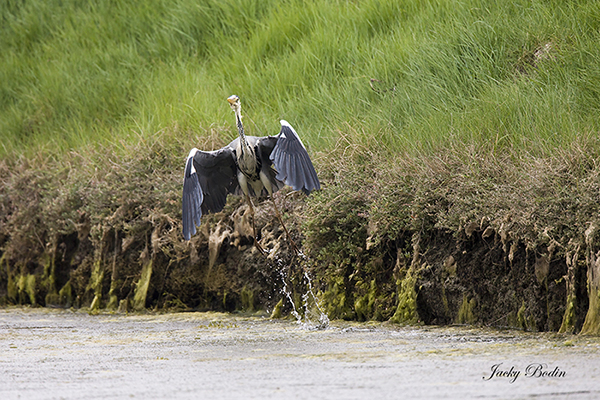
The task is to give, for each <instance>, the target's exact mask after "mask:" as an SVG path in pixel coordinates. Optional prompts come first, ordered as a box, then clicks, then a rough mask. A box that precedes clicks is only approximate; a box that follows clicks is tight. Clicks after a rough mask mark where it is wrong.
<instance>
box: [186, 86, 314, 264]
mask: <svg viewBox="0 0 600 400" xmlns="http://www.w3.org/2000/svg"><path fill="white" fill-rule="evenodd" d="M227 101H228V102H229V104H230V106H231V109H232V110H233V112H234V113H235V120H236V124H237V128H238V133H239V137H238V138H236V139H235V140H234V141H232V142H231V143H229V144H228V145H227V146H225V147H223V148H222V149H219V150H215V151H202V150H198V149H196V148H193V149H192V150H191V151H190V154H189V156H188V158H187V161H186V164H185V173H184V177H183V200H182V217H183V237H184V239H185V240H190V238H191V236H192V235H194V234H195V233H196V226H199V225H200V217H201V216H202V214H203V213H204V214H206V213H208V212H219V211H221V210H222V209H223V207H224V206H225V203H226V200H227V195H228V194H229V193H232V194H243V195H244V196H245V197H246V200H247V201H248V204H249V206H250V209H251V211H252V228H253V233H254V244H255V246H256V248H257V249H258V250H259V251H260V252H261V253H263V254H265V251H264V250H263V248H262V246H261V245H260V243H259V242H258V239H257V234H256V225H255V223H254V219H255V218H254V215H255V213H254V205H253V204H252V200H251V199H250V196H256V197H259V196H261V195H264V194H267V195H268V196H269V197H270V198H271V200H272V201H273V206H274V207H275V213H276V215H277V219H278V220H279V222H280V223H281V226H282V227H283V229H284V231H285V233H286V235H287V237H288V239H289V240H290V244H291V246H292V249H293V250H294V251H295V252H296V253H297V252H298V248H297V247H296V245H295V244H294V241H293V240H292V238H291V236H290V234H289V232H288V230H287V228H286V227H285V225H284V223H283V221H282V219H281V215H280V213H279V210H278V209H277V205H276V204H275V199H274V198H273V193H274V192H276V191H277V190H279V189H281V188H282V187H283V186H284V184H286V185H288V186H291V187H292V188H293V189H294V190H302V191H304V192H305V193H307V194H308V193H310V192H311V191H313V190H319V189H320V188H321V185H320V183H319V179H318V178H317V173H316V172H315V168H314V167H313V165H312V162H311V161H310V157H309V156H308V153H307V152H306V148H305V147H304V145H303V144H302V141H301V140H300V137H298V134H297V133H296V131H295V130H294V128H292V126H291V125H290V124H289V123H288V122H287V121H284V120H281V121H280V123H281V131H280V132H279V134H278V135H277V136H265V137H256V136H246V135H245V134H244V125H243V124H242V107H241V104H240V99H239V97H238V96H235V95H233V96H230V97H229V98H228V99H227ZM240 191H241V193H240Z"/></svg>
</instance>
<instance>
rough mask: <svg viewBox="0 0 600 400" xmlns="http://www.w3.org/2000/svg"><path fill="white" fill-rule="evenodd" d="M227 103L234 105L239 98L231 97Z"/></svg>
mask: <svg viewBox="0 0 600 400" xmlns="http://www.w3.org/2000/svg"><path fill="white" fill-rule="evenodd" d="M227 101H228V102H229V104H231V105H234V104H235V103H236V101H238V97H237V96H236V95H233V96H229V97H228V98H227Z"/></svg>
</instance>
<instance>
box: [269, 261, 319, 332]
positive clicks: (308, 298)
mask: <svg viewBox="0 0 600 400" xmlns="http://www.w3.org/2000/svg"><path fill="white" fill-rule="evenodd" d="M299 256H300V258H301V259H304V258H305V256H304V254H302V253H300V254H299ZM292 262H293V260H292ZM278 263H279V266H280V269H279V276H280V277H281V281H282V282H283V287H282V289H281V292H282V294H283V295H285V297H286V299H287V301H288V302H289V303H290V304H291V306H292V311H291V314H292V316H293V317H294V318H296V322H297V323H298V324H299V325H300V326H302V327H303V328H304V329H309V330H311V329H316V330H320V329H327V328H328V327H329V317H328V316H327V314H326V313H325V312H324V311H323V306H322V305H321V300H320V299H319V298H317V296H316V295H315V292H314V290H313V287H312V279H311V277H310V275H309V274H308V272H307V271H306V270H304V274H303V278H304V283H305V285H306V291H305V292H304V293H303V294H302V307H303V309H304V318H303V317H302V315H300V313H299V312H298V310H297V309H296V304H295V303H294V300H293V299H292V294H291V292H290V290H289V289H288V285H287V279H288V276H287V273H286V271H287V270H288V269H289V268H287V269H286V268H283V266H282V265H283V264H282V263H281V261H279V260H278Z"/></svg>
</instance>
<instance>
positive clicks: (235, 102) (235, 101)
mask: <svg viewBox="0 0 600 400" xmlns="http://www.w3.org/2000/svg"><path fill="white" fill-rule="evenodd" d="M227 101H228V102H229V105H230V106H231V109H232V110H233V111H234V112H236V111H237V112H239V111H240V110H241V109H242V105H241V104H240V98H239V97H237V96H236V95H235V94H234V95H231V96H229V97H228V98H227Z"/></svg>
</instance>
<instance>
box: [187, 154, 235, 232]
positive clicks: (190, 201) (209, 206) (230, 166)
mask: <svg viewBox="0 0 600 400" xmlns="http://www.w3.org/2000/svg"><path fill="white" fill-rule="evenodd" d="M238 185H239V184H238V181H237V176H236V165H235V159H234V154H233V149H232V148H230V147H229V146H227V147H224V148H222V149H220V150H216V151H201V150H198V149H196V148H194V149H192V151H190V154H189V156H188V158H187V161H186V164H185V173H184V177H183V199H182V202H181V205H182V220H183V237H184V239H185V240H190V238H191V236H192V235H194V234H195V233H196V226H198V225H200V217H201V216H202V214H203V213H207V212H219V211H221V210H222V209H223V207H225V203H226V201H227V194H229V193H232V192H233V191H234V190H235V188H236V186H238Z"/></svg>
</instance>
